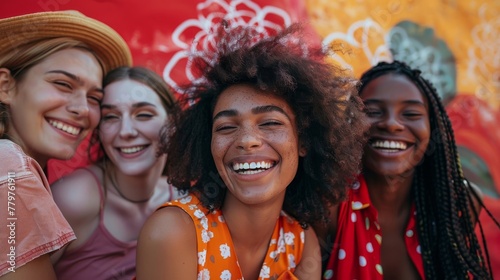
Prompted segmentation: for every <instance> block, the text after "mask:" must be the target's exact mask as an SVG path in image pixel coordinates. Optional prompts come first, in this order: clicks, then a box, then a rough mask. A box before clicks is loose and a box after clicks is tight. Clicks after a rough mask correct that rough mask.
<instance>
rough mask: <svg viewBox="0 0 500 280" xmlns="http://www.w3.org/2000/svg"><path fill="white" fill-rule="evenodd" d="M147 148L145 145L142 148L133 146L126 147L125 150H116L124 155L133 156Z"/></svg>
mask: <svg viewBox="0 0 500 280" xmlns="http://www.w3.org/2000/svg"><path fill="white" fill-rule="evenodd" d="M146 147H147V145H143V146H135V147H127V148H118V150H119V151H120V152H122V153H124V154H133V153H137V152H139V151H142V150H144V149H145V148H146Z"/></svg>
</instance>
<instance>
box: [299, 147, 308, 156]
mask: <svg viewBox="0 0 500 280" xmlns="http://www.w3.org/2000/svg"><path fill="white" fill-rule="evenodd" d="M306 155H307V149H306V147H305V146H304V145H302V144H300V146H299V156H301V157H305V156H306Z"/></svg>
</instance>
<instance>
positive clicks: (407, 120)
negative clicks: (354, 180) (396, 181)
mask: <svg viewBox="0 0 500 280" xmlns="http://www.w3.org/2000/svg"><path fill="white" fill-rule="evenodd" d="M360 95H361V98H362V99H363V102H364V104H365V106H366V107H365V111H366V114H367V116H368V120H369V122H370V124H371V127H370V135H369V143H368V144H367V145H366V146H365V151H364V156H363V165H364V168H365V169H366V170H368V171H371V172H373V173H375V174H379V175H389V176H391V175H401V174H403V173H405V172H407V171H410V170H413V169H414V168H415V166H416V165H417V164H418V163H419V162H420V161H421V160H422V158H423V156H424V154H425V151H426V149H427V146H428V143H429V138H430V130H431V129H430V124H429V113H428V105H427V100H426V99H425V98H424V97H423V95H422V93H420V91H419V89H418V87H417V86H416V85H415V84H413V83H412V82H411V81H410V80H409V79H408V78H406V77H405V76H402V75H395V74H386V75H383V76H380V77H378V78H376V79H374V80H372V81H371V82H369V83H368V84H367V85H366V86H365V88H364V89H363V90H362V92H361V93H360Z"/></svg>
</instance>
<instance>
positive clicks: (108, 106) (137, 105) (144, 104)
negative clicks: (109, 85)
mask: <svg viewBox="0 0 500 280" xmlns="http://www.w3.org/2000/svg"><path fill="white" fill-rule="evenodd" d="M148 106H151V107H155V108H156V105H155V104H153V103H149V102H145V101H143V102H137V103H134V104H132V108H134V109H136V108H140V107H148ZM115 108H116V105H112V104H101V109H115Z"/></svg>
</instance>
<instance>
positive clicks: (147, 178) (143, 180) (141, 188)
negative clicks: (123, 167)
mask: <svg viewBox="0 0 500 280" xmlns="http://www.w3.org/2000/svg"><path fill="white" fill-rule="evenodd" d="M162 171H163V164H156V165H155V166H154V167H153V168H151V169H150V170H149V171H148V172H147V173H145V174H141V175H127V174H124V173H123V172H121V171H120V170H119V169H118V168H116V166H111V168H108V170H106V176H107V177H108V181H109V182H110V187H108V189H109V188H113V191H114V192H115V193H116V194H117V195H118V196H120V197H121V198H122V199H124V200H126V201H128V202H132V203H146V202H149V201H150V200H151V198H152V197H153V195H154V193H155V189H156V186H157V184H158V180H159V179H160V177H161V172H162Z"/></svg>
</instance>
